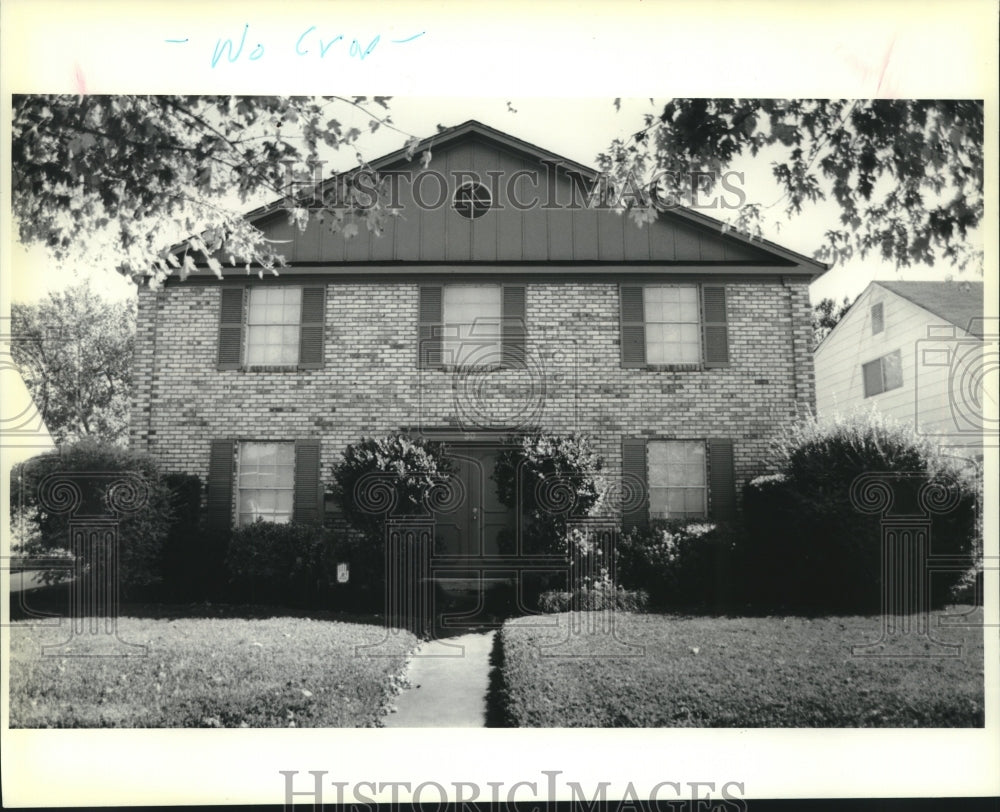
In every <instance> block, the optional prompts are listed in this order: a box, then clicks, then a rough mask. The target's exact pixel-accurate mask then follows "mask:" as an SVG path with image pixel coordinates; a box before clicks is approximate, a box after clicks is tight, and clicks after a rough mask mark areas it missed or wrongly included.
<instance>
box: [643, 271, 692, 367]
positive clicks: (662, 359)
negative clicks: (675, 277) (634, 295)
mask: <svg viewBox="0 0 1000 812" xmlns="http://www.w3.org/2000/svg"><path fill="white" fill-rule="evenodd" d="M642 303H643V314H644V321H645V323H646V362H647V363H649V364H697V363H698V362H699V361H701V336H700V335H699V333H700V330H699V329H698V328H699V323H700V319H699V307H698V288H697V286H695V285H649V286H647V287H646V288H644V289H643V302H642Z"/></svg>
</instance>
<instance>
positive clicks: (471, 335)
mask: <svg viewBox="0 0 1000 812" xmlns="http://www.w3.org/2000/svg"><path fill="white" fill-rule="evenodd" d="M500 294H501V291H500V286H499V285H445V286H444V301H443V305H444V332H443V335H442V341H441V351H442V358H443V360H444V363H445V364H447V365H449V366H468V365H472V366H484V365H491V364H499V363H500V351H501V335H500V326H501V312H502V303H501V295H500Z"/></svg>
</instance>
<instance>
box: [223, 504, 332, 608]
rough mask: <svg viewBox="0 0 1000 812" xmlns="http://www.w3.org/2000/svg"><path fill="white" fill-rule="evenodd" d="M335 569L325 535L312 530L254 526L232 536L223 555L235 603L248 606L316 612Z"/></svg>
mask: <svg viewBox="0 0 1000 812" xmlns="http://www.w3.org/2000/svg"><path fill="white" fill-rule="evenodd" d="M335 567H336V565H335V563H334V561H333V545H332V542H331V540H330V536H329V533H328V531H326V530H325V529H324V528H322V527H320V526H318V525H313V524H297V523H290V524H276V523H274V522H265V521H263V520H258V521H256V522H253V523H252V524H248V525H244V526H243V527H239V528H237V529H235V530H234V531H233V532H232V534H231V536H230V539H229V551H228V553H227V554H226V569H227V571H228V573H229V581H230V584H231V585H232V586H233V589H234V592H235V594H234V597H235V598H237V599H238V600H243V601H248V602H250V603H275V604H279V605H284V606H306V607H314V606H318V605H320V604H321V603H322V602H323V601H324V600H325V599H326V598H327V597H329V593H330V590H331V588H332V584H333V581H334V570H335Z"/></svg>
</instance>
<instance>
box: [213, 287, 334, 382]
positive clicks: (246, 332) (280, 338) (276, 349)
mask: <svg viewBox="0 0 1000 812" xmlns="http://www.w3.org/2000/svg"><path fill="white" fill-rule="evenodd" d="M325 314H326V286H316V287H308V286H306V287H298V286H289V285H271V284H266V283H265V284H261V285H250V286H245V285H226V286H224V287H223V288H222V293H221V305H220V314H219V354H218V365H219V369H243V368H246V367H283V368H288V367H297V368H298V369H320V368H322V366H323V340H324V339H323V336H324V319H325Z"/></svg>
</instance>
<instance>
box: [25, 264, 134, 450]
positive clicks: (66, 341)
mask: <svg viewBox="0 0 1000 812" xmlns="http://www.w3.org/2000/svg"><path fill="white" fill-rule="evenodd" d="M11 333H12V340H11V356H12V358H13V360H14V363H16V364H17V366H18V369H19V370H20V372H21V376H22V377H23V378H24V382H25V384H26V385H27V387H28V391H29V392H30V393H31V396H32V398H33V400H34V402H35V406H36V407H37V408H38V410H39V411H40V412H41V415H42V419H43V420H44V421H45V425H46V427H47V428H48V430H49V433H50V434H51V435H52V438H53V439H54V440H55V441H56V442H57V443H65V442H70V441H74V440H79V439H82V438H85V437H90V438H94V439H98V440H103V441H105V442H109V443H118V444H125V443H126V442H127V440H128V421H129V404H130V401H131V398H132V352H133V346H134V342H135V302H134V301H132V300H130V301H125V302H109V301H107V300H105V299H102V298H101V297H100V296H99V295H98V294H97V293H95V292H94V291H93V290H91V288H90V286H89V284H88V283H86V282H84V283H82V284H80V285H77V286H74V287H71V288H67V289H65V290H63V291H59V292H52V293H50V294H49V295H48V297H47V298H46V299H43V300H42V301H41V302H40V303H38V304H20V303H16V302H15V303H13V304H12V305H11Z"/></svg>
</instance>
